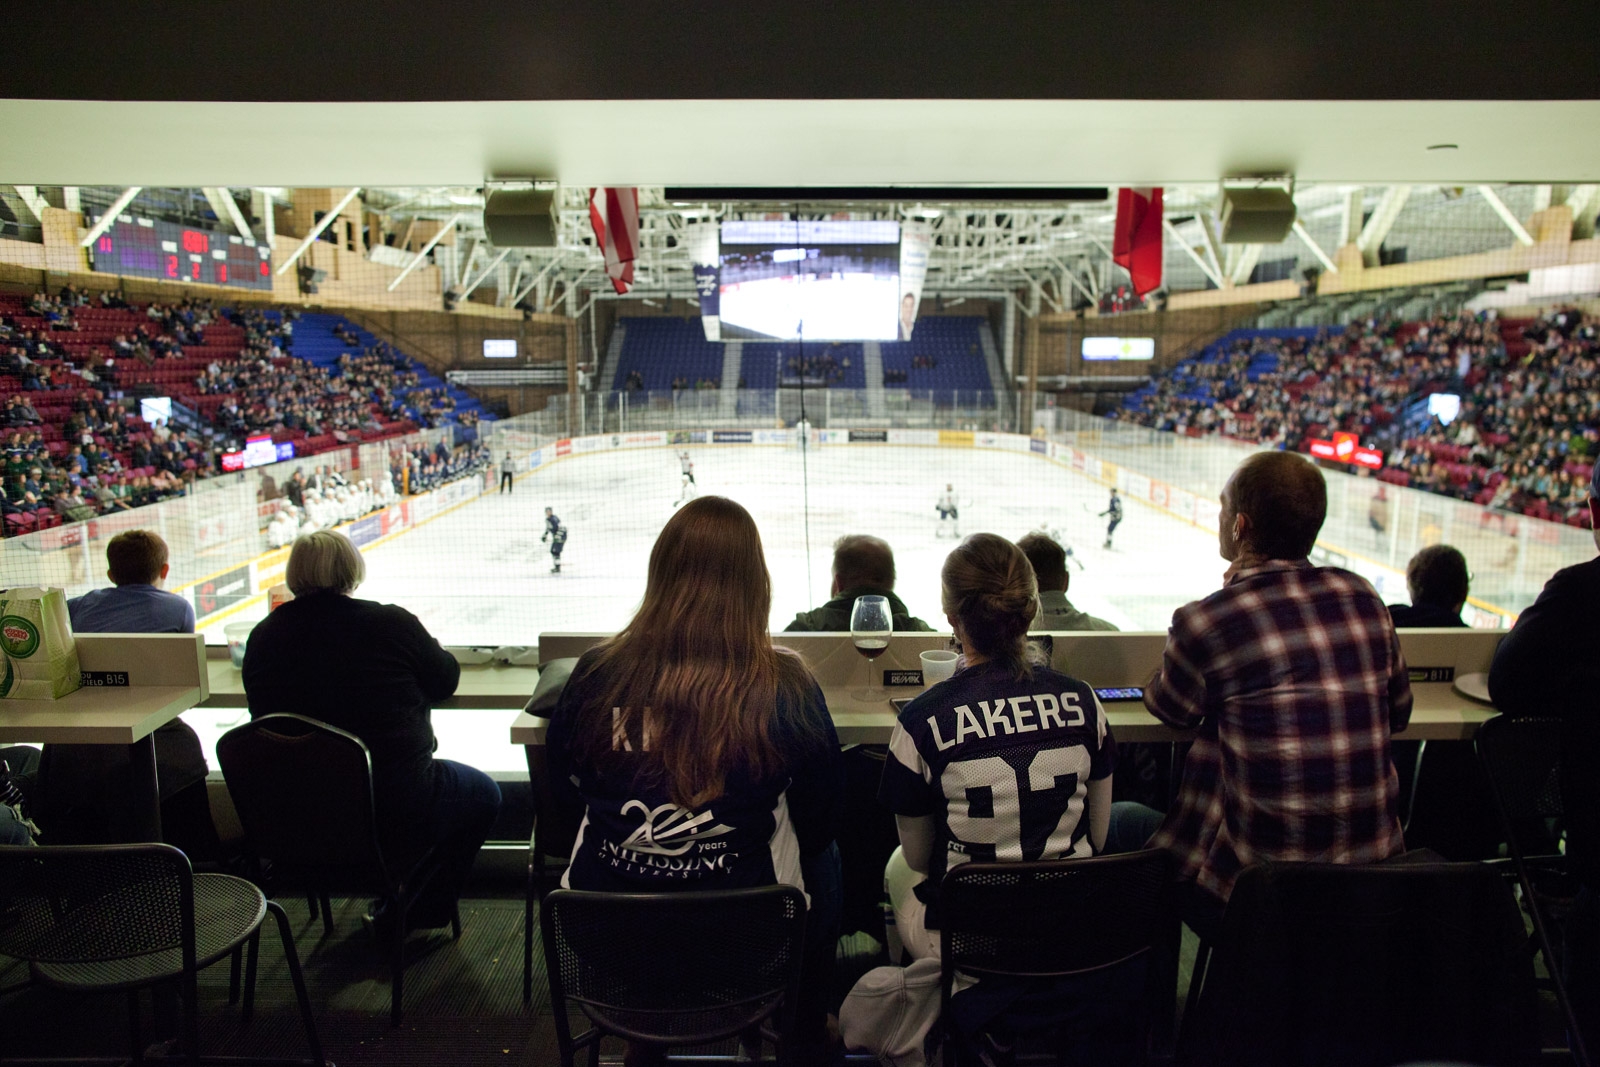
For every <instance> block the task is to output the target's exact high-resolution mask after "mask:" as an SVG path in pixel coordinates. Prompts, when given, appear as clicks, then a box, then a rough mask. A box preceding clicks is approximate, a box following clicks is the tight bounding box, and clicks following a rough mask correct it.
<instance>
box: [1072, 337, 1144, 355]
mask: <svg viewBox="0 0 1600 1067" xmlns="http://www.w3.org/2000/svg"><path fill="white" fill-rule="evenodd" d="M1083 358H1084V359H1114V360H1138V361H1143V360H1147V359H1155V358H1156V339H1155V338H1154V337H1085V338H1084V339H1083Z"/></svg>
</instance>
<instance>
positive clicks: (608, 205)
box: [589, 185, 639, 293]
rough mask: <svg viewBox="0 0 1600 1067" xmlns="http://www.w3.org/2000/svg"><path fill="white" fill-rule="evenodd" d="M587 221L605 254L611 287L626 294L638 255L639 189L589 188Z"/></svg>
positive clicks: (631, 283)
mask: <svg viewBox="0 0 1600 1067" xmlns="http://www.w3.org/2000/svg"><path fill="white" fill-rule="evenodd" d="M589 222H590V223H591V224H592V225H593V226H594V239H595V241H596V243H598V244H599V246H600V251H601V252H603V253H605V257H606V275H607V276H608V277H610V279H611V287H612V288H613V289H615V290H616V291H617V292H618V293H626V292H627V291H628V288H629V287H630V286H632V285H633V261H634V260H635V259H636V258H638V255H639V190H637V189H622V188H607V187H606V186H603V185H602V186H600V187H598V188H595V189H590V190H589Z"/></svg>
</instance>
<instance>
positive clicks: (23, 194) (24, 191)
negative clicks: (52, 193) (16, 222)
mask: <svg viewBox="0 0 1600 1067" xmlns="http://www.w3.org/2000/svg"><path fill="white" fill-rule="evenodd" d="M11 188H13V189H15V190H16V191H17V196H18V197H19V198H20V199H21V200H22V202H23V203H24V204H26V205H27V207H28V210H29V211H31V212H33V221H35V222H41V221H43V220H44V209H45V208H47V207H49V206H50V204H49V203H48V202H47V201H46V200H45V198H44V197H42V196H40V195H39V187H38V186H37V185H13V186H12V187H11Z"/></svg>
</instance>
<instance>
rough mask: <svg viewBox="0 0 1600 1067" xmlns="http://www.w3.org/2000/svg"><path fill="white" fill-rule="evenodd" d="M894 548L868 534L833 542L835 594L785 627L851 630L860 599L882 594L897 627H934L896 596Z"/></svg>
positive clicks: (927, 628) (832, 592)
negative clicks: (912, 612)
mask: <svg viewBox="0 0 1600 1067" xmlns="http://www.w3.org/2000/svg"><path fill="white" fill-rule="evenodd" d="M894 578H895V574H894V550H893V549H891V548H890V547H889V543H888V542H887V541H885V540H883V539H882V538H879V537H872V536H870V535H868V534H846V535H845V536H844V537H841V538H839V540H837V541H835V542H834V543H833V585H832V587H831V589H830V590H829V595H830V596H831V597H832V599H830V600H829V601H828V602H827V603H826V604H824V605H822V606H821V607H820V608H813V609H811V610H810V611H802V612H800V614H798V615H796V616H795V617H794V621H793V622H791V623H790V624H789V625H788V626H785V627H784V630H785V631H787V632H790V633H794V632H807V631H817V630H823V631H827V630H844V631H847V630H849V629H850V610H851V609H852V608H853V607H855V603H856V598H857V597H863V596H881V597H884V598H885V599H887V600H888V601H889V612H890V616H891V619H892V621H893V624H894V628H895V629H896V630H921V631H928V630H932V629H933V627H931V626H929V625H928V624H927V623H925V622H923V621H922V620H921V619H919V618H917V617H916V616H914V615H912V614H911V613H910V612H909V611H907V610H906V606H905V604H904V603H902V602H901V600H900V598H899V597H897V596H895V595H894Z"/></svg>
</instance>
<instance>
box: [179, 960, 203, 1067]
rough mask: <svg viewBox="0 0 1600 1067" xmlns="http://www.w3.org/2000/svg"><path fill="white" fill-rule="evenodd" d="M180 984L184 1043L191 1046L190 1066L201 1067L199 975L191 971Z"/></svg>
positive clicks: (189, 1049) (189, 1051)
mask: <svg viewBox="0 0 1600 1067" xmlns="http://www.w3.org/2000/svg"><path fill="white" fill-rule="evenodd" d="M179 984H180V985H181V986H182V987H183V989H182V992H183V997H182V1000H183V1043H184V1044H185V1045H187V1046H189V1047H188V1053H189V1067H200V986H199V976H198V975H197V974H195V973H194V972H193V971H191V972H189V973H188V974H186V975H184V976H183V980H182V982H181V983H179Z"/></svg>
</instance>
